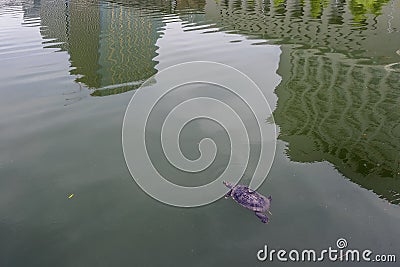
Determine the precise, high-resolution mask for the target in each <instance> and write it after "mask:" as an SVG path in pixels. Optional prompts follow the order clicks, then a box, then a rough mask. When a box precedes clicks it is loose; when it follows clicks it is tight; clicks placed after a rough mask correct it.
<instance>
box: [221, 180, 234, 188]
mask: <svg viewBox="0 0 400 267" xmlns="http://www.w3.org/2000/svg"><path fill="white" fill-rule="evenodd" d="M222 183H223V184H224V185H225V186H226V187H228V188H230V189H232V184H231V183H228V182H227V181H223V182H222Z"/></svg>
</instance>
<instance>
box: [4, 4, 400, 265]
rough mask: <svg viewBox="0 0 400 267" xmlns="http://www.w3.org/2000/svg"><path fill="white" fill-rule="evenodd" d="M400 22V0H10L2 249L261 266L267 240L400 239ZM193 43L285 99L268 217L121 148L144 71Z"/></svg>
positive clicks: (88, 260)
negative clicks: (153, 185)
mask: <svg viewBox="0 0 400 267" xmlns="http://www.w3.org/2000/svg"><path fill="white" fill-rule="evenodd" d="M399 31H400V2H399V1H398V0H392V1H386V0H383V1H361V0H354V1H315V0H309V1H281V0H279V1H214V0H206V1H201V0H199V1H157V0H153V1H95V0H86V1H78V0H70V1H57V0H53V1H50V0H41V1H40V0H34V1H18V0H15V1H9V0H6V1H2V2H1V3H0V59H1V60H0V67H1V72H0V80H1V86H0V95H1V97H0V114H1V115H0V129H1V131H0V132H1V134H0V151H1V153H0V236H1V239H0V240H1V241H0V249H1V250H0V251H1V252H0V265H1V266H27V265H29V266H54V265H61V266H72V265H74V266H110V265H114V266H132V265H134V266H217V265H219V266H221V265H222V266H225V265H232V266H258V265H260V266H263V265H266V264H268V263H259V262H257V259H256V252H257V251H258V250H259V249H260V248H262V246H263V245H264V244H268V245H269V246H271V247H273V248H286V249H291V248H299V249H303V248H315V249H324V248H327V247H329V246H333V245H334V243H335V242H336V240H337V239H338V238H339V237H344V238H346V239H347V240H348V242H349V244H350V246H351V247H354V248H360V249H367V248H368V249H371V250H373V251H374V252H376V253H398V251H399V249H400V241H399V240H398V237H399V236H400V230H399V227H398V225H399V223H400V209H399V206H398V205H399V203H400V195H399V194H400V180H399V179H400V161H399V160H400V155H399V152H398V151H400V143H399V140H400V115H399V114H400V113H399V112H398V107H399V104H400V98H399V97H400V92H399V90H398V88H400V72H399V65H398V64H400V63H399V62H400V52H399V51H400V50H399V49H400V45H399V44H400V32H399ZM192 60H211V61H217V62H221V63H224V64H228V65H231V66H233V67H235V68H237V69H239V70H241V71H243V72H245V73H246V74H247V75H248V76H249V77H250V78H251V79H253V80H254V81H255V82H256V83H257V84H258V86H259V87H260V88H261V89H262V90H263V93H264V94H265V96H266V98H267V100H268V101H269V103H270V105H271V107H272V108H273V110H274V118H275V123H276V125H277V126H278V127H279V136H278V144H277V153H276V158H275V162H274V164H273V167H272V169H271V172H270V174H269V175H268V178H267V180H266V182H265V183H264V184H263V185H262V187H261V188H260V189H259V191H260V192H261V193H263V194H266V195H269V194H271V195H272V196H273V206H272V213H273V216H272V220H271V223H270V224H269V225H267V226H266V225H263V224H261V223H260V222H259V221H258V220H257V218H256V217H255V216H254V215H253V214H251V212H249V211H247V210H244V209H241V208H240V207H238V206H237V205H235V203H233V202H232V201H231V200H223V199H221V200H220V201H217V202H215V203H213V204H211V205H208V206H205V207H201V208H195V209H180V208H174V207H170V206H166V205H163V204H161V203H159V202H157V201H156V200H154V199H152V198H150V197H149V196H147V195H146V194H145V193H144V192H143V191H141V190H140V188H139V187H138V186H137V185H136V184H135V183H134V182H133V181H132V179H131V177H130V174H129V172H128V170H127V168H126V166H125V162H124V158H123V154H122V148H121V126H122V120H123V115H124V111H125V109H126V106H127V104H128V102H129V100H130V98H131V96H132V95H133V94H134V91H135V89H137V88H138V87H139V86H140V85H141V83H143V81H145V80H146V79H148V78H150V77H151V76H152V75H154V74H155V73H157V72H158V71H160V70H162V69H165V68H166V67H168V66H171V65H174V64H177V63H182V62H187V61H192ZM216 75H218V74H216ZM126 83H128V84H126ZM121 84H125V85H121ZM138 116H140V114H138ZM196 129H199V128H196V125H194V130H193V129H192V130H188V132H187V134H186V135H184V136H183V141H182V142H183V145H185V146H186V147H185V148H184V152H185V151H186V153H187V154H188V155H189V157H196V155H197V154H196V153H197V150H196V149H194V148H193V143H195V142H194V141H193V140H197V139H199V138H200V137H201V134H202V133H204V132H201V131H197V130H196ZM216 132H218V129H217V127H216V128H214V126H212V125H211V126H210V127H209V132H208V134H215V133H216ZM221 162H222V163H221V164H222V165H223V162H224V161H223V160H222V161H221ZM218 171H219V170H217V171H216V172H218ZM71 193H74V194H75V196H74V197H73V198H71V199H68V196H69V195H70V194H71ZM399 257H400V255H399V254H398V258H399ZM274 264H275V265H276V266H278V265H279V264H278V263H277V262H276V263H274ZM275 265H274V266H275ZM299 265H302V264H299ZM304 265H305V266H308V264H304ZM327 265H328V266H329V265H330V264H329V263H327ZM370 265H371V266H374V264H370ZM379 265H380V264H376V266H379ZM386 266H396V265H395V264H393V263H392V264H390V263H388V264H386Z"/></svg>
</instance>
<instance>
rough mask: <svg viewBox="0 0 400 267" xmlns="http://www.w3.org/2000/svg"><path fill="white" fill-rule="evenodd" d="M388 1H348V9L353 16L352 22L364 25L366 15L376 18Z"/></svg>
mask: <svg viewBox="0 0 400 267" xmlns="http://www.w3.org/2000/svg"><path fill="white" fill-rule="evenodd" d="M388 2H389V0H350V1H349V8H350V10H351V13H352V14H353V16H354V17H353V20H354V21H355V22H359V23H361V24H364V23H365V21H366V20H367V14H373V15H375V16H378V15H380V14H381V10H382V6H383V5H385V4H386V3H388Z"/></svg>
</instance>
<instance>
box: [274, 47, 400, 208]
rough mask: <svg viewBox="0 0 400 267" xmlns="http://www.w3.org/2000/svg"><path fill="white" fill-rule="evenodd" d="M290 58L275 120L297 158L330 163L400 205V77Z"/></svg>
mask: <svg viewBox="0 0 400 267" xmlns="http://www.w3.org/2000/svg"><path fill="white" fill-rule="evenodd" d="M287 55H288V57H285V58H282V60H283V61H284V62H281V64H280V69H279V71H278V72H279V74H281V76H282V77H283V81H282V83H281V84H280V85H279V86H278V88H277V89H276V94H277V96H278V104H277V108H276V110H275V112H274V117H275V122H276V123H277V124H278V125H279V126H280V129H281V134H280V136H279V139H281V140H283V141H286V142H288V149H287V154H288V156H289V157H290V159H291V160H293V161H298V162H317V161H329V162H331V163H332V164H334V166H335V167H336V168H337V169H338V170H339V171H340V172H341V173H343V174H344V175H345V176H346V177H348V178H350V179H351V180H352V181H353V182H356V183H358V184H360V185H361V186H363V187H364V188H367V189H372V190H373V191H374V192H376V193H377V194H378V195H380V196H382V197H383V198H385V199H387V200H389V201H391V202H393V203H399V202H400V199H399V196H398V193H400V154H399V148H400V114H399V113H398V112H395V110H398V106H399V103H400V102H399V99H400V98H399V93H398V88H400V75H399V74H398V73H394V72H393V73H388V72H387V71H385V70H384V69H383V68H380V67H371V66H360V65H356V64H354V63H352V62H351V61H347V62H346V61H345V60H344V58H343V57H342V56H338V55H333V56H326V55H320V54H318V53H314V51H312V50H308V51H303V50H291V51H290V54H287ZM316 179H318V177H316Z"/></svg>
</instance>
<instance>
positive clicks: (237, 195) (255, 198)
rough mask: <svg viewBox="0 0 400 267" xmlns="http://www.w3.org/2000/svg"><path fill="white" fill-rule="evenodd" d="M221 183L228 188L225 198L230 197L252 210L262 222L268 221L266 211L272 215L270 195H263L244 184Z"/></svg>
mask: <svg viewBox="0 0 400 267" xmlns="http://www.w3.org/2000/svg"><path fill="white" fill-rule="evenodd" d="M223 183H224V185H225V186H226V187H228V188H229V189H230V190H229V191H228V193H226V195H225V198H228V197H232V198H233V200H235V201H236V202H237V203H239V205H241V206H243V207H245V208H247V209H249V210H252V211H254V212H255V214H256V216H257V217H258V218H259V219H260V220H261V221H262V222H263V223H268V222H269V218H268V216H267V215H266V213H267V212H268V213H269V214H271V215H272V213H271V212H270V211H269V208H270V205H271V201H272V197H271V196H269V197H265V196H263V195H261V194H260V193H257V192H256V191H254V190H252V189H250V188H249V187H247V186H245V185H240V184H238V185H235V186H233V185H232V184H230V183H228V182H225V181H224V182H223Z"/></svg>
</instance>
